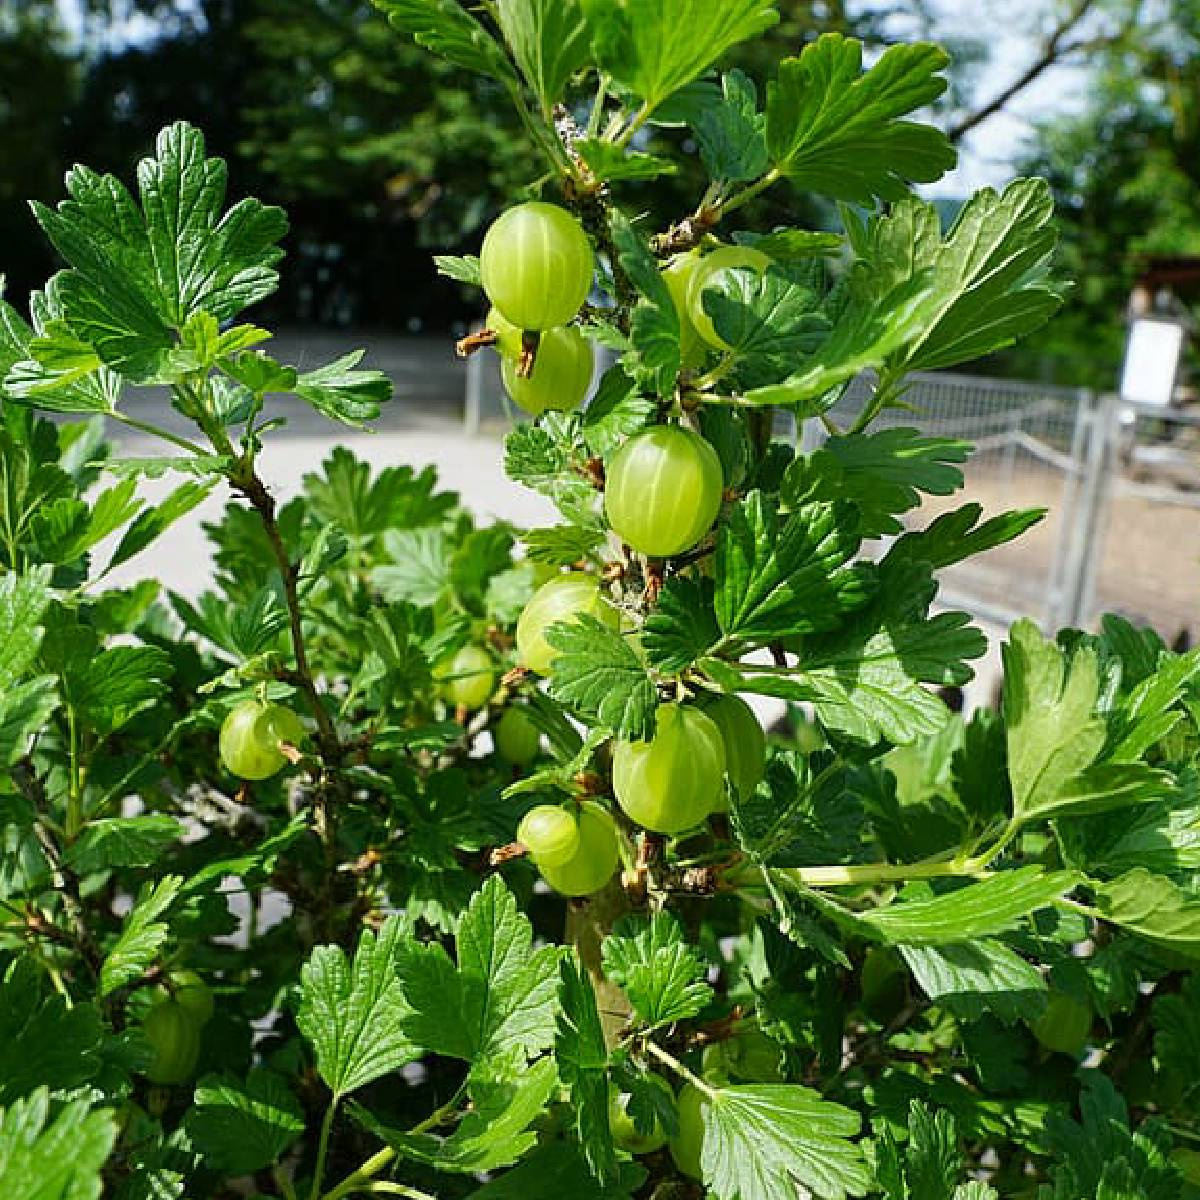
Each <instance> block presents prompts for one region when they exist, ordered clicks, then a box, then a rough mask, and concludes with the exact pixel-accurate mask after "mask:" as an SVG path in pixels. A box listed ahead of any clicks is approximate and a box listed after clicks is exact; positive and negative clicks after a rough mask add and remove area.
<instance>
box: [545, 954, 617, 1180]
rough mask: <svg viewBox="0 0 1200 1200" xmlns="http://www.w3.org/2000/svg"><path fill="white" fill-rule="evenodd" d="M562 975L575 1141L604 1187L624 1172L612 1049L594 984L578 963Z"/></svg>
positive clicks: (563, 1053)
mask: <svg viewBox="0 0 1200 1200" xmlns="http://www.w3.org/2000/svg"><path fill="white" fill-rule="evenodd" d="M560 971H561V982H560V984H559V1014H558V1032H557V1034H556V1036H555V1039H554V1055H555V1059H556V1060H557V1062H558V1071H559V1074H560V1075H561V1077H562V1081H563V1083H564V1084H565V1085H566V1086H567V1088H568V1091H569V1093H570V1106H571V1120H572V1125H573V1130H574V1133H575V1136H576V1138H577V1139H578V1140H579V1144H580V1146H581V1147H582V1149H583V1154H584V1157H585V1158H586V1160H587V1164H588V1167H589V1168H590V1170H591V1173H592V1175H593V1176H595V1178H596V1180H597V1181H598V1182H600V1183H602V1184H603V1183H607V1182H609V1181H611V1180H612V1179H613V1178H614V1177H615V1176H616V1174H617V1169H618V1168H617V1156H616V1148H615V1146H614V1145H613V1140H612V1131H611V1130H610V1129H609V1124H608V1046H607V1044H606V1043H605V1040H604V1029H603V1027H602V1025H601V1024H600V1013H599V1011H598V1010H597V1008H596V993H595V992H594V991H593V990H592V985H591V981H590V980H589V979H588V977H587V975H586V974H585V973H584V972H583V971H582V970H581V969H580V967H579V966H578V965H577V964H576V962H575V960H574V958H573V957H569V956H564V957H563V959H562V961H561V965H560Z"/></svg>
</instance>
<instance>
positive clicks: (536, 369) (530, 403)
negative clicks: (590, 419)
mask: <svg viewBox="0 0 1200 1200" xmlns="http://www.w3.org/2000/svg"><path fill="white" fill-rule="evenodd" d="M517 362H518V358H517V357H510V356H508V355H505V356H504V357H503V358H502V360H501V363H500V375H501V378H503V380H504V388H505V390H506V391H507V392H508V394H509V395H510V396H511V397H512V401H513V403H514V404H515V405H516V406H517V407H518V408H521V409H524V410H525V412H527V413H529V414H530V415H531V416H534V417H538V416H541V414H542V413H544V412H547V411H549V410H551V409H553V410H555V411H557V412H569V411H570V410H571V409H575V408H578V407H579V406H580V405H581V404H582V403H583V401H584V399H585V398H586V396H587V394H588V389H589V388H590V387H591V386H592V370H593V368H594V366H595V357H594V356H593V354H592V343H591V342H589V341H588V340H587V338H585V337H584V336H583V334H582V333H580V331H579V326H578V325H560V326H559V327H558V328H557V329H548V330H546V332H545V333H543V334H542V336H541V338H540V339H539V340H538V347H537V357H536V358H535V359H534V362H533V370H532V371H531V372H530V375H529V377H528V378H522V377H521V376H520V375H518V374H517Z"/></svg>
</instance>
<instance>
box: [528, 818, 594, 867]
mask: <svg viewBox="0 0 1200 1200" xmlns="http://www.w3.org/2000/svg"><path fill="white" fill-rule="evenodd" d="M517 841H518V842H520V843H521V845H523V846H524V847H525V849H526V850H528V851H529V857H530V858H532V859H533V861H534V862H535V863H537V865H538V866H539V867H540V866H551V867H561V866H562V865H563V863H566V862H570V860H571V859H572V858H574V857H575V855H576V853H578V851H579V821H578V819H577V818H576V816H575V814H574V813H572V812H568V811H567V810H566V809H565V808H562V807H561V806H560V805H558V804H539V805H537V806H535V807H534V808H531V809H530V810H529V811H528V812H527V813H526V814H525V815H524V816H523V817H522V818H521V823H520V825H518V826H517Z"/></svg>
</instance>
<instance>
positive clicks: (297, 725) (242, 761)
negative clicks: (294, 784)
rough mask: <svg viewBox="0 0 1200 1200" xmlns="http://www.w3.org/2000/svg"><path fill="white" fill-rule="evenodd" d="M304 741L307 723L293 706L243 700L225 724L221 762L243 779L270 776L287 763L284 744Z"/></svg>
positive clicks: (296, 743)
mask: <svg viewBox="0 0 1200 1200" xmlns="http://www.w3.org/2000/svg"><path fill="white" fill-rule="evenodd" d="M303 740H304V726H303V724H302V723H301V721H300V718H299V717H298V716H296V714H295V713H294V712H292V710H291V709H290V708H287V707H285V706H284V705H282V704H263V703H262V702H261V701H258V700H243V701H242V702H241V703H240V704H236V705H234V707H233V708H232V709H230V711H229V714H228V716H226V718H225V720H224V721H223V722H222V723H221V736H220V739H219V743H220V751H221V761H222V762H223V763H224V764H225V766H226V768H227V769H228V770H229V771H230V772H232V773H233V774H234V775H236V776H237V777H238V778H239V779H251V780H260V779H270V777H271V776H272V775H274V774H276V773H277V772H278V771H280V770H282V769H283V767H284V766H285V765H286V763H287V759H286V758H285V757H284V755H283V753H282V752H281V750H280V749H279V747H280V743H282V742H287V743H288V744H289V745H292V746H298V745H299V744H300V743H301V742H302V741H303Z"/></svg>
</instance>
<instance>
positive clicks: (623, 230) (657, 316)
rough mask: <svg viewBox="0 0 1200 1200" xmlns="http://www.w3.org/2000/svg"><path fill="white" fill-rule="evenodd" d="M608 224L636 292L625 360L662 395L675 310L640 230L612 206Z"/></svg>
mask: <svg viewBox="0 0 1200 1200" xmlns="http://www.w3.org/2000/svg"><path fill="white" fill-rule="evenodd" d="M641 2H642V0H634V3H641ZM611 225H612V238H613V245H614V246H615V247H616V249H617V256H618V258H619V260H620V264H621V267H622V269H623V270H624V271H625V273H626V275H628V276H629V279H630V281H631V282H632V283H633V285H634V287H635V288H637V290H638V293H639V294H638V299H637V304H636V306H635V307H634V310H633V315H632V317H631V318H630V329H629V334H630V342H631V344H632V354H631V355H630V356H627V360H626V361H629V363H630V367H631V369H632V371H633V374H634V375H635V377H637V379H638V380H639V382H641V383H643V384H644V385H645V386H646V387H647V388H648V389H649V390H650V391H652V392H655V393H657V394H658V395H664V396H665V395H668V394H669V393H670V392H671V389H672V388H673V387H674V385H675V378H676V376H678V374H679V366H680V349H679V337H680V327H679V314H678V313H677V312H676V311H675V304H674V302H673V301H672V299H671V294H670V292H669V291H668V290H667V285H666V282H665V281H664V280H663V278H662V276H661V275H660V274H659V271H658V263H657V261H656V260H655V258H654V256H653V255H652V254H651V253H650V250H649V248H648V247H647V246H646V243H645V242H644V241H643V239H642V236H641V234H639V233H638V232H637V231H636V230H635V229H634V228H633V226H632V225H631V224H630V223H629V219H628V218H627V217H626V216H625V214H624V213H622V212H621V211H620V210H619V209H613V211H612V215H611Z"/></svg>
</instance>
